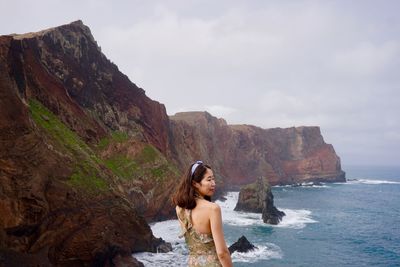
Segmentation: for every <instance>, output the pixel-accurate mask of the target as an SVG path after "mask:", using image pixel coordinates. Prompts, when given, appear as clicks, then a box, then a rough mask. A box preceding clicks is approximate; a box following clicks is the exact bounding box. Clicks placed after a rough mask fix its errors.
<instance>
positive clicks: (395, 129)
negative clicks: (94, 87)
mask: <svg viewBox="0 0 400 267" xmlns="http://www.w3.org/2000/svg"><path fill="white" fill-rule="evenodd" d="M76 4H77V2H76V1H75V2H74V1H70V2H65V3H64V2H63V3H61V2H57V3H56V4H54V3H52V2H51V1H36V2H35V3H34V4H33V2H32V3H31V2H29V1H21V0H20V1H13V2H10V3H7V6H8V9H10V10H16V14H11V13H10V14H7V13H6V14H4V16H2V17H0V31H1V32H4V33H9V32H21V31H22V32H23V31H34V30H39V29H41V28H43V27H44V26H43V25H46V27H48V26H55V25H58V24H62V23H67V22H69V21H72V20H75V19H77V18H81V19H82V20H83V21H84V23H86V24H88V26H89V27H90V28H91V30H92V33H93V34H94V37H95V39H96V40H97V41H98V43H99V45H100V46H101V47H102V51H103V52H104V53H105V54H106V56H107V57H109V58H110V59H111V60H112V61H113V62H115V63H116V64H117V65H118V67H119V68H120V70H121V71H122V72H124V73H125V74H127V75H128V76H129V77H130V79H131V80H132V81H133V82H135V83H136V84H137V85H139V86H140V87H143V88H144V89H145V90H146V94H147V95H148V96H150V97H151V98H153V99H155V100H157V101H160V102H162V103H164V104H165V105H166V108H167V111H168V114H174V113H175V112H177V111H189V110H207V111H209V112H210V113H211V114H213V115H214V116H217V117H223V118H225V119H226V120H227V122H228V123H235V124H237V123H247V124H254V125H257V126H260V127H264V128H267V127H291V126H300V125H319V126H321V131H322V132H323V135H324V137H325V140H327V142H329V143H332V144H333V145H334V146H335V148H336V151H337V152H338V154H339V155H340V156H341V158H342V160H343V162H344V163H345V164H351V163H364V164H368V163H371V164H397V165H398V162H397V161H396V159H398V158H400V147H399V146H400V145H399V142H397V141H398V133H400V122H399V119H398V115H397V114H400V108H399V102H398V99H399V94H400V76H399V75H398V70H399V69H400V17H399V16H398V14H397V13H398V12H397V10H399V9H400V3H399V2H398V1H390V0H388V1H384V3H377V2H376V1H368V0H366V1H227V0H226V1H225V0H222V1H207V0H206V1H178V0H175V1H174V0H172V1H168V2H165V1H145V2H143V1H119V2H118V4H115V3H111V2H108V1H80V2H79V6H80V8H79V9H76ZM17 7H18V8H17ZM22 7H24V8H22ZM31 7H32V8H31ZM43 7H48V9H47V10H46V12H38V10H41V9H42V8H43ZM31 10H35V12H31ZM21 18H23V19H21ZM29 27H34V28H29ZM396 142H397V143H396ZM395 148H396V149H395Z"/></svg>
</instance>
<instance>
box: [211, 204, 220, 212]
mask: <svg viewBox="0 0 400 267" xmlns="http://www.w3.org/2000/svg"><path fill="white" fill-rule="evenodd" d="M209 209H211V211H213V212H221V207H220V206H219V205H218V204H217V203H213V202H209Z"/></svg>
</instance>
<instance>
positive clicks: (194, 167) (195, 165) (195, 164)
mask: <svg viewBox="0 0 400 267" xmlns="http://www.w3.org/2000/svg"><path fill="white" fill-rule="evenodd" d="M200 164H203V162H202V161H201V160H198V161H196V162H195V163H194V164H193V166H192V174H191V176H193V173H194V172H195V171H196V168H197V167H198V166H199V165H200Z"/></svg>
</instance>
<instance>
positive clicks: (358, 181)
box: [338, 179, 400, 185]
mask: <svg viewBox="0 0 400 267" xmlns="http://www.w3.org/2000/svg"><path fill="white" fill-rule="evenodd" d="M338 184H369V185H377V184H400V182H396V181H388V180H374V179H352V180H347V182H346V183H338Z"/></svg>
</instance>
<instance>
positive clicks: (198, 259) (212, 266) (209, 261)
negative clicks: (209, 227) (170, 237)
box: [178, 208, 222, 267]
mask: <svg viewBox="0 0 400 267" xmlns="http://www.w3.org/2000/svg"><path fill="white" fill-rule="evenodd" d="M178 219H179V220H180V221H181V222H182V224H183V229H182V230H183V231H182V233H181V235H179V237H183V236H184V237H185V241H186V244H187V246H188V248H189V266H190V267H221V266H222V265H221V263H220V262H219V259H218V256H217V251H216V249H215V243H214V239H213V236H212V234H211V233H208V234H202V233H198V232H197V231H196V230H195V229H194V228H193V225H192V210H188V209H183V208H181V209H180V211H179V214H178Z"/></svg>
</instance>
